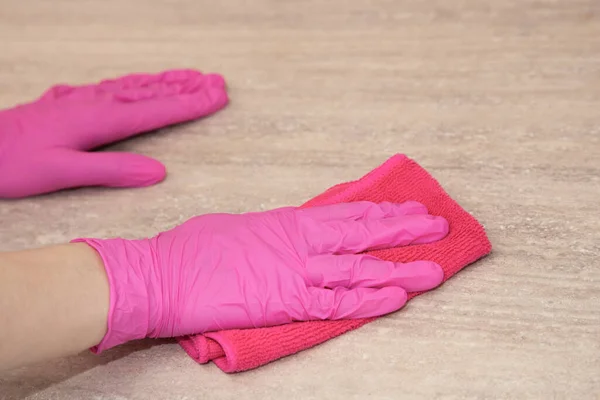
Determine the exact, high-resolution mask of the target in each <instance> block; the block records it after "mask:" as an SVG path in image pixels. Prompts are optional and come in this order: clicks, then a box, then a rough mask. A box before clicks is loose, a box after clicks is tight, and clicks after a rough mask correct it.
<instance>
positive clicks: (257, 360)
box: [179, 155, 491, 373]
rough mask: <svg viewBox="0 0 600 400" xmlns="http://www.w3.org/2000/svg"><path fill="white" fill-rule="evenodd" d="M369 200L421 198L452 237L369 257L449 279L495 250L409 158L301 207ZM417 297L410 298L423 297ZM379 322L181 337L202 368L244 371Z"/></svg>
mask: <svg viewBox="0 0 600 400" xmlns="http://www.w3.org/2000/svg"><path fill="white" fill-rule="evenodd" d="M361 200H367V201H372V202H382V201H390V202H396V203H401V202H404V201H408V200H415V201H418V202H421V203H423V204H425V206H427V208H428V210H429V212H430V213H431V214H432V215H440V216H443V217H445V218H446V219H447V220H448V223H449V224H450V233H449V234H448V236H447V237H446V238H444V239H443V240H441V241H439V242H436V243H433V244H426V245H414V246H408V247H398V248H393V249H385V250H376V251H372V252H369V254H371V255H373V256H375V257H378V258H381V259H385V260H390V261H396V262H409V261H416V260H431V261H435V262H437V263H438V264H440V265H441V266H442V268H443V269H444V280H447V279H448V278H450V277H451V276H452V275H454V274H456V273H457V272H458V271H460V270H461V269H462V268H464V267H465V266H467V265H469V264H471V263H473V262H475V261H477V260H478V259H480V258H481V257H483V256H485V255H487V254H488V253H489V252H490V251H491V244H490V241H489V240H488V238H487V236H486V234H485V231H484V229H483V227H482V226H481V225H480V224H479V222H477V220H476V219H475V218H473V217H472V216H471V215H470V214H469V213H468V212H466V211H465V210H464V209H462V208H461V207H460V206H459V205H458V204H457V203H456V202H455V201H454V200H452V198H451V197H450V196H449V195H448V194H447V193H446V192H445V191H444V189H442V187H441V186H440V184H439V183H438V182H437V181H436V180H435V179H434V178H433V177H432V176H431V175H429V173H428V172H427V171H425V170H424V169H423V168H422V167H421V166H419V165H418V164H417V163H416V162H415V161H413V160H411V159H410V158H408V157H406V156H405V155H395V156H393V157H392V158H390V159H389V160H387V161H386V162H385V163H384V164H383V165H381V166H380V167H378V168H376V169H375V170H373V171H371V172H370V173H368V174H367V175H365V176H364V177H362V178H361V179H359V180H357V181H353V182H348V183H342V184H339V185H336V186H334V187H332V188H331V189H329V190H327V191H326V192H324V193H323V194H321V195H319V196H317V197H315V198H313V199H312V200H310V201H308V202H307V203H305V204H303V205H302V206H301V207H313V206H321V205H327V204H336V203H345V202H352V201H361ZM419 294H420V293H412V294H410V295H409V298H412V297H414V296H417V295H419ZM373 320H374V318H369V319H360V320H342V321H311V322H297V323H292V324H288V325H283V326H276V327H271V328H260V329H235V330H224V331H219V332H211V333H206V334H204V335H195V336H186V337H182V338H179V344H180V345H181V346H182V347H183V349H184V350H185V351H186V352H187V353H188V354H189V355H190V356H191V357H192V358H193V359H194V360H196V361H197V362H199V363H201V364H205V363H208V362H209V361H213V362H214V363H215V364H216V365H217V366H218V367H219V368H221V369H222V370H223V371H225V372H228V373H232V372H241V371H246V370H249V369H253V368H257V367H260V366H262V365H265V364H267V363H269V362H271V361H274V360H277V359H279V358H282V357H285V356H289V355H291V354H294V353H297V352H299V351H302V350H306V349H308V348H310V347H313V346H316V345H318V344H320V343H323V342H325V341H327V340H329V339H332V338H334V337H336V336H339V335H341V334H342V333H345V332H348V331H350V330H353V329H356V328H358V327H360V326H363V325H365V324H367V323H369V322H371V321H373Z"/></svg>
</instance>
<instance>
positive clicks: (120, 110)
mask: <svg viewBox="0 0 600 400" xmlns="http://www.w3.org/2000/svg"><path fill="white" fill-rule="evenodd" d="M227 102H228V98H227V92H226V89H225V82H224V80H223V78H222V77H221V76H219V75H203V74H201V73H200V72H197V71H192V70H174V71H167V72H163V73H161V74H156V75H147V74H140V75H129V76H125V77H121V78H119V79H115V80H107V81H103V82H101V83H99V84H96V85H87V86H79V87H71V86H66V85H59V86H55V87H52V88H51V89H49V90H48V91H47V92H46V93H44V94H43V95H42V97H41V98H40V99H38V100H37V101H34V102H32V103H29V104H24V105H19V106H16V107H14V108H11V109H8V110H2V111H0V198H2V197H4V198H19V197H26V196H31V195H37V194H42V193H48V192H53V191H56V190H60V189H66V188H74V187H81V186H109V187H138V186H147V185H152V184H154V183H157V182H159V181H161V180H162V179H164V177H165V167H164V166H163V165H162V164H161V163H160V162H158V161H156V160H153V159H151V158H148V157H145V156H142V155H139V154H130V153H124V152H96V153H88V152H86V150H91V149H94V148H97V147H99V146H103V145H106V144H109V143H113V142H116V141H119V140H122V139H125V138H128V137H131V136H133V135H137V134H139V133H142V132H146V131H150V130H154V129H158V128H161V127H164V126H167V125H171V124H175V123H179V122H184V121H190V120H193V119H196V118H200V117H203V116H206V115H209V114H212V113H214V112H216V111H217V110H219V109H221V108H222V107H224V106H225V105H226V104H227Z"/></svg>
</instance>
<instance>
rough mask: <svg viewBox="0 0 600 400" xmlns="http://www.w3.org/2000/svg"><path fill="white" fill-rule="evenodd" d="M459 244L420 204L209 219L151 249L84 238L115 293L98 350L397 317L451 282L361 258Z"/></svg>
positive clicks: (163, 236)
mask: <svg viewBox="0 0 600 400" xmlns="http://www.w3.org/2000/svg"><path fill="white" fill-rule="evenodd" d="M447 234H448V223H447V221H446V220H445V219H444V218H442V217H436V216H432V215H429V214H428V213H427V209H426V208H425V207H424V206H423V205H422V204H420V203H417V202H412V201H408V202H406V203H402V204H394V203H380V204H376V203H372V202H355V203H346V204H336V205H330V206H323V207H315V208H311V209H298V208H281V209H276V210H272V211H268V212H260V213H247V214H208V215H202V216H198V217H195V218H192V219H190V220H188V221H187V222H185V223H183V224H182V225H179V226H177V227H175V228H174V229H172V230H169V231H167V232H163V233H160V234H158V235H157V236H155V237H152V238H149V239H142V240H126V239H106V240H101V239H76V240H74V241H75V242H86V243H87V244H88V245H90V246H92V247H93V248H94V249H96V251H97V252H98V253H99V255H100V257H101V258H102V260H103V262H104V265H105V268H106V272H107V276H108V280H109V285H110V308H109V317H108V330H107V333H106V335H105V337H104V339H103V340H102V342H101V343H100V344H99V345H98V346H96V347H95V348H94V349H92V350H93V351H96V352H99V351H102V350H104V349H107V348H110V347H113V346H116V345H118V344H121V343H124V342H127V341H129V340H133V339H140V338H144V337H176V336H182V335H188V334H194V333H203V332H210V331H217V330H223V329H233V328H258V327H267V326H276V325H281V324H287V323H290V322H293V321H309V320H339V319H353V318H365V317H374V316H380V315H383V314H387V313H390V312H392V311H396V310H398V309H400V308H401V307H402V306H403V305H404V304H405V303H406V300H407V292H417V291H424V290H430V289H433V288H435V287H436V286H438V285H439V284H440V283H441V282H442V280H443V271H442V269H441V267H440V266H439V265H437V264H436V263H434V262H430V261H427V260H423V261H416V262H411V263H407V264H401V263H394V262H389V261H383V260H379V259H377V258H375V257H373V256H369V255H364V254H358V253H361V252H363V251H366V250H370V249H371V250H372V249H381V248H388V247H396V246H407V245H413V244H425V243H431V242H435V241H437V240H440V239H442V238H444V237H445V236H446V235H447Z"/></svg>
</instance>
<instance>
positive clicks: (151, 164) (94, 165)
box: [60, 151, 166, 188]
mask: <svg viewBox="0 0 600 400" xmlns="http://www.w3.org/2000/svg"><path fill="white" fill-rule="evenodd" d="M69 153H70V154H69V155H68V156H66V155H65V157H64V158H63V159H62V161H61V162H60V164H61V167H62V168H61V169H62V171H61V175H62V176H63V179H64V186H65V188H66V187H71V188H72V187H81V186H107V187H142V186H150V185H154V184H155V183H158V182H160V181H162V180H163V179H164V178H165V175H166V171H165V166H164V165H163V164H162V163H160V162H159V161H157V160H155V159H153V158H149V157H146V156H143V155H141V154H135V153H124V152H92V153H89V152H80V151H69Z"/></svg>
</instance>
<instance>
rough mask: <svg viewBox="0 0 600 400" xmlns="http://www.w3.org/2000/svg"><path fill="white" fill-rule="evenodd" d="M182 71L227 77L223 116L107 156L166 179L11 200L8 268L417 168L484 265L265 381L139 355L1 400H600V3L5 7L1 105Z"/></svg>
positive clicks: (33, 372)
mask: <svg viewBox="0 0 600 400" xmlns="http://www.w3.org/2000/svg"><path fill="white" fill-rule="evenodd" d="M217 3H219V4H217ZM181 67H192V68H197V69H201V70H203V71H207V72H208V71H214V72H220V73H222V74H223V75H224V76H225V77H226V79H227V81H228V84H229V86H230V94H231V98H232V102H231V105H230V106H229V107H228V108H227V109H226V110H224V111H222V112H220V113H218V114H217V115H215V116H213V117H211V118H208V119H205V120H203V121H198V122H195V123H191V124H186V125H182V126H179V127H176V128H173V129H165V130H163V131H160V132H158V133H154V134H151V135H147V136H143V137H139V138H136V139H133V140H130V141H128V142H127V143H124V144H121V145H119V146H117V148H118V149H121V150H124V149H126V150H130V151H137V152H141V153H144V154H147V155H150V156H154V157H157V158H159V159H160V160H162V161H163V162H164V163H165V164H166V165H167V168H168V172H169V176H168V179H167V180H166V181H165V182H163V183H162V184H160V185H158V186H155V187H151V188H147V189H140V190H102V189H84V190H77V191H70V192H62V193H57V194H54V195H49V196H43V197H39V198H35V199H28V200H21V201H16V202H0V238H1V240H0V250H9V249H18V248H24V247H31V246H35V245H42V244H49V243H58V242H63V241H67V240H69V239H71V238H72V237H74V236H78V235H95V236H109V235H121V236H128V237H133V236H136V237H137V236H143V235H151V234H154V233H155V232H157V231H160V230H164V229H166V228H169V227H171V226H173V225H174V224H177V223H179V222H182V221H184V220H185V219H187V218H188V217H190V216H192V215H195V214H199V213H207V212H215V211H230V212H238V211H239V212H241V211H248V210H259V209H269V208H273V207H278V206H282V205H291V204H299V203H301V202H303V201H304V200H306V199H307V198H309V197H310V196H312V195H314V194H317V193H319V192H320V191H322V190H323V189H325V188H327V187H329V186H331V185H332V184H335V183H338V182H340V181H344V180H348V179H354V178H357V177H359V176H361V175H362V174H364V173H365V172H367V171H368V170H370V169H371V168H373V167H375V166H377V165H378V164H379V163H381V162H382V161H384V160H385V159H386V158H387V157H388V156H390V155H391V154H393V153H406V154H408V155H409V156H411V157H413V158H414V159H416V160H417V161H418V162H419V163H421V164H422V165H423V166H424V167H425V168H427V169H428V170H429V171H430V172H431V173H433V174H434V175H435V176H436V177H437V178H438V179H439V180H440V181H441V182H442V184H443V185H444V186H445V187H446V189H447V190H448V191H449V192H450V193H451V194H452V195H453V196H454V197H455V198H456V199H457V200H458V201H459V202H460V203H461V204H462V205H463V206H464V207H465V208H466V209H468V210H469V211H470V212H472V213H473V214H474V215H476V216H477V217H478V218H479V219H480V221H481V222H482V223H484V224H485V226H486V228H487V230H488V232H489V235H490V238H491V240H492V242H493V245H494V252H493V254H492V255H491V256H490V257H489V258H487V259H485V260H483V261H481V262H479V263H478V264H476V265H474V266H472V267H471V268H468V269H467V270H465V271H463V272H462V273H461V274H459V275H458V276H456V277H455V278H453V279H452V280H451V281H449V282H448V283H447V284H446V285H444V286H443V287H441V288H440V289H439V290H437V291H435V292H433V293H430V294H427V295H425V296H422V297H420V298H418V299H416V300H414V301H413V302H411V304H410V305H409V306H408V307H407V308H406V309H405V310H404V312H401V313H398V314H395V315H393V316H390V317H387V318H385V319H383V320H380V321H378V322H376V323H373V324H371V325H369V326H366V327H364V328H362V329H360V330H358V331H356V332H353V333H351V334H347V335H344V336H343V337H341V338H338V339H336V340H333V341H330V342H328V343H326V344H324V345H322V346H320V347H318V348H315V349H312V350H310V351H306V352H303V353H301V354H298V355H295V356H292V357H289V358H286V359H284V360H281V361H279V362H276V363H273V364H270V365H268V366H266V367H264V368H261V369H259V370H255V371H252V372H248V373H244V374H240V375H235V376H231V375H226V374H224V373H222V372H221V371H220V370H218V369H217V368H216V367H215V366H213V365H209V366H199V365H197V364H195V363H194V362H193V361H192V360H191V359H189V358H188V357H187V356H186V355H185V354H184V353H183V352H182V350H181V349H180V348H179V347H178V346H177V345H176V344H172V343H164V344H161V345H153V344H154V343H150V342H143V343H141V344H132V345H126V346H123V347H121V348H118V349H115V350H113V351H110V352H107V353H105V354H103V355H101V356H94V355H92V354H89V353H84V354H81V355H79V356H76V357H71V358H68V359H65V360H57V361H55V362H49V363H44V364H42V365H39V366H32V367H29V368H25V369H23V370H18V371H13V372H10V373H8V374H5V375H4V376H2V377H0V393H1V394H0V398H24V397H27V396H30V398H32V399H50V398H52V399H55V398H57V399H58V398H60V399H81V398H96V399H149V398H153V399H154V398H156V399H195V398H199V399H200V398H202V399H248V400H252V399H260V400H266V399H296V398H298V399H367V398H368V399H388V398H389V399H400V398H425V399H431V398H451V399H463V398H477V399H482V398H502V399H517V398H519V399H534V398H535V399H551V398H557V399H594V398H600V247H599V246H600V245H599V243H600V216H599V212H598V207H599V204H600V2H598V1H597V0H562V1H560V0H554V1H549V0H546V1H543V0H536V1H534V0H520V1H519V0H506V1H501V2H488V1H477V0H434V1H418V0H372V1H352V2H350V1H344V0H329V1H313V0H310V1H276V0H256V1H242V0H231V1H223V2H216V1H204V0H180V1H166V0H165V1H159V0H153V1H141V0H132V1H127V2H118V1H116V0H105V1H98V2H92V1H79V2H74V1H68V0H58V1H42V0H29V1H16V0H2V1H1V2H0V107H8V106H11V105H13V104H15V103H17V102H24V101H28V100H31V99H33V98H34V97H36V96H37V95H39V94H40V93H41V92H42V91H43V90H44V89H46V88H47V87H48V86H50V85H52V84H54V83H58V82H68V83H84V82H92V81H97V80H100V79H103V78H107V77H113V76H118V75H121V74H127V73H131V72H142V71H144V72H157V71H160V70H164V69H170V68H181Z"/></svg>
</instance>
